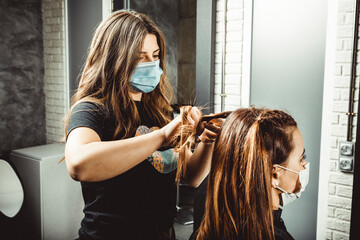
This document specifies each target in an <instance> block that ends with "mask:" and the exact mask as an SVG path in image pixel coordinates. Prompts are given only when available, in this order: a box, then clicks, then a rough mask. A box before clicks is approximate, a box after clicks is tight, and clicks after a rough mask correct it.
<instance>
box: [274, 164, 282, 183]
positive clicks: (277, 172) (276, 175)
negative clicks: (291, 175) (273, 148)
mask: <svg viewBox="0 0 360 240" xmlns="http://www.w3.org/2000/svg"><path fill="white" fill-rule="evenodd" d="M281 170H282V168H279V167H278V166H276V165H273V167H272V173H271V175H272V178H271V186H272V187H273V188H276V187H277V186H278V185H279V177H280V175H281Z"/></svg>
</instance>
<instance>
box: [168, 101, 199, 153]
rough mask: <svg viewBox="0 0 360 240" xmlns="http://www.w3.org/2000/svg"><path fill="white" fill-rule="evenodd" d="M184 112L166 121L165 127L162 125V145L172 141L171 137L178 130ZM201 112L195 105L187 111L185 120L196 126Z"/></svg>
mask: <svg viewBox="0 0 360 240" xmlns="http://www.w3.org/2000/svg"><path fill="white" fill-rule="evenodd" d="M182 114H184V113H183V112H182V113H181V114H180V116H177V117H176V118H174V120H172V121H171V122H170V123H168V124H167V125H166V126H165V127H163V128H162V129H161V130H162V131H163V135H164V143H163V146H167V145H169V144H170V143H171V142H172V140H173V139H172V138H173V136H174V135H176V134H177V133H178V131H179V128H180V125H181V116H182ZM201 116H202V113H201V111H200V110H199V109H198V108H197V107H192V108H191V109H190V110H189V111H188V113H187V117H186V118H187V121H188V123H189V124H190V125H193V126H194V127H196V126H197V125H198V124H199V121H200V119H201Z"/></svg>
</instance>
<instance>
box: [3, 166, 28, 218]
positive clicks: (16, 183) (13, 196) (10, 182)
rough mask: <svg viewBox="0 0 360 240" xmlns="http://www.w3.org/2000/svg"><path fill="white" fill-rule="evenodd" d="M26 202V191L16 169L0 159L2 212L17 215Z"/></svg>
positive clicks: (12, 215)
mask: <svg viewBox="0 0 360 240" xmlns="http://www.w3.org/2000/svg"><path fill="white" fill-rule="evenodd" d="M23 202H24V191H23V187H22V185H21V183H20V180H19V178H18V176H17V175H16V173H15V171H14V169H13V168H12V167H11V165H10V164H9V163H8V162H6V161H5V160H0V212H2V213H3V214H4V215H5V216H7V217H10V218H12V217H15V216H16V214H18V212H19V211H20V209H21V206H22V205H23Z"/></svg>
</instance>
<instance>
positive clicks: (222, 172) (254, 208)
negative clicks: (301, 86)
mask: <svg viewBox="0 0 360 240" xmlns="http://www.w3.org/2000/svg"><path fill="white" fill-rule="evenodd" d="M296 128H297V124H296V122H295V120H294V119H293V118H292V117H291V116H290V115H289V114H287V113H285V112H283V111H279V110H269V109H259V108H249V109H238V110H237V111H235V112H233V113H232V114H231V115H229V116H228V117H227V119H226V121H225V122H224V124H223V126H222V128H221V132H220V134H219V136H218V137H217V139H216V142H215V149H214V153H213V159H212V163H211V170H210V174H209V182H208V191H207V197H206V207H205V215H204V219H203V221H202V223H201V226H200V228H199V230H198V235H197V239H212V240H213V239H227V240H229V239H246V240H248V239H256V240H259V239H266V240H268V239H270V240H272V239H274V228H273V215H272V212H273V205H272V195H271V192H272V191H271V179H272V165H273V164H284V163H285V162H286V161H287V159H288V157H289V155H290V153H291V151H292V150H293V149H294V146H293V143H292V133H293V131H294V129H296Z"/></svg>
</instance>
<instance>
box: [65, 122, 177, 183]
mask: <svg viewBox="0 0 360 240" xmlns="http://www.w3.org/2000/svg"><path fill="white" fill-rule="evenodd" d="M179 125H180V118H179V117H178V118H175V119H174V120H173V121H171V122H170V123H169V124H168V125H166V126H165V127H163V128H161V129H160V130H157V131H153V132H151V133H149V134H145V135H142V136H137V137H133V138H128V139H124V140H116V141H106V142H102V141H101V140H100V137H99V135H98V134H97V133H96V132H95V131H94V130H92V129H90V128H87V127H79V128H76V129H74V130H72V131H71V132H70V134H69V136H68V138H67V142H66V146H65V161H66V166H67V169H68V171H69V173H70V176H71V177H72V178H73V179H75V180H77V181H86V182H96V181H102V180H106V179H109V178H112V177H115V176H117V175H119V174H122V173H124V172H126V171H127V170H129V169H131V168H133V167H135V166H136V165H137V164H139V163H140V162H142V161H143V160H144V159H146V158H147V157H148V156H150V155H151V154H152V153H153V152H155V151H156V150H157V149H158V148H160V147H161V146H162V145H163V144H164V143H165V142H166V141H167V139H170V138H171V136H172V135H173V134H174V133H175V132H176V130H177V128H178V127H179Z"/></svg>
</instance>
